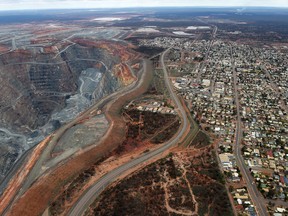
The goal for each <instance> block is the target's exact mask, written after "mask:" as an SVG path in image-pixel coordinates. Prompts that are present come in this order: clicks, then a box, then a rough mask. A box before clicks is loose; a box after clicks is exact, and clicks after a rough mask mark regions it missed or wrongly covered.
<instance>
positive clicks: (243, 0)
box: [0, 0, 288, 10]
mask: <svg viewBox="0 0 288 216" xmlns="http://www.w3.org/2000/svg"><path fill="white" fill-rule="evenodd" d="M159 6H215V7H219V6H225V7H229V6H239V7H249V6H263V7H271V6H272V7H288V0H136V1H135V0H134V1H133V0H118V1H117V0H78V1H77V0H34V1H33V0H0V10H23V9H55V8H59V9H60V8H61V9H62V8H118V7H119V8H121V7H159Z"/></svg>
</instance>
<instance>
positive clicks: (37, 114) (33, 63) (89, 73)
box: [0, 44, 123, 193]
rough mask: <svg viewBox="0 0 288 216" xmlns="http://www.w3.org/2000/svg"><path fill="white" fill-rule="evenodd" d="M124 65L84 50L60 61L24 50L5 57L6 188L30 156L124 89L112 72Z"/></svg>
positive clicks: (1, 159)
mask: <svg viewBox="0 0 288 216" xmlns="http://www.w3.org/2000/svg"><path fill="white" fill-rule="evenodd" d="M120 61H121V59H120V57H118V56H117V55H112V54H111V53H109V52H108V51H107V50H105V49H102V48H97V47H89V46H83V45H81V46H80V45H78V44H74V45H73V46H71V47H69V49H67V50H66V51H65V52H62V53H61V54H59V55H55V53H39V52H33V50H29V51H28V50H24V49H22V50H21V49H19V50H16V51H14V52H10V53H7V54H5V55H1V56H0V82H1V85H0V92H1V94H0V119H1V120H0V183H2V180H3V179H4V177H5V176H6V175H7V173H8V172H9V170H11V168H12V167H13V165H14V164H15V162H16V161H17V160H19V158H20V157H21V155H23V153H24V152H25V151H27V150H28V149H29V148H31V147H33V146H35V145H37V144H38V143H39V142H40V141H41V140H43V139H44V138H45V137H46V136H47V135H48V134H50V133H51V132H53V131H55V130H56V129H57V128H59V127H60V126H61V125H62V124H65V123H66V122H68V121H70V120H71V119H73V118H75V117H76V116H77V115H78V114H79V113H80V112H82V111H83V110H85V109H86V108H87V107H89V106H91V105H92V104H93V103H95V102H96V101H97V100H99V99H100V98H102V97H103V96H105V95H108V94H110V93H112V92H114V91H115V90H117V89H119V88H120V87H121V86H122V85H123V84H122V83H121V80H120V79H119V78H118V77H116V76H115V75H114V74H113V72H112V68H113V67H114V66H115V65H116V64H119V63H120ZM1 192H2V190H0V193H1Z"/></svg>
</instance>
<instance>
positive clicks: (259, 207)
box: [231, 48, 269, 216]
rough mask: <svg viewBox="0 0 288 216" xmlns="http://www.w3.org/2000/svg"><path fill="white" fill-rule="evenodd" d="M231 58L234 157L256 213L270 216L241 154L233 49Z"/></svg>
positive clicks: (240, 132)
mask: <svg viewBox="0 0 288 216" xmlns="http://www.w3.org/2000/svg"><path fill="white" fill-rule="evenodd" d="M231 57H232V70H233V86H234V93H235V104H236V109H237V123H236V132H235V147H234V155H235V158H236V162H237V165H238V166H239V169H240V171H241V174H242V176H243V178H244V180H245V182H246V186H247V189H248V192H249V195H250V198H251V200H252V202H253V204H254V205H255V207H256V211H257V213H258V215H259V216H268V215H269V214H268V212H267V209H266V206H265V200H264V199H263V197H262V195H261V194H260V192H259V191H258V189H257V187H256V186H255V184H254V180H253V177H252V176H251V174H250V171H249V170H248V168H247V166H246V165H245V162H244V160H243V157H242V153H241V139H242V129H241V114H240V103H239V95H238V84H237V83H238V81H237V74H236V69H235V60H234V59H233V53H232V48H231Z"/></svg>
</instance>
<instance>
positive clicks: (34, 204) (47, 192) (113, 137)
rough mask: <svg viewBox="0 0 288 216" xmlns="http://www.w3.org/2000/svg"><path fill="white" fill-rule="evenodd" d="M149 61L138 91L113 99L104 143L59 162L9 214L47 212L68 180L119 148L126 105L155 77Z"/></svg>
mask: <svg viewBox="0 0 288 216" xmlns="http://www.w3.org/2000/svg"><path fill="white" fill-rule="evenodd" d="M145 64H146V65H147V67H146V70H145V71H143V75H142V76H143V78H142V80H143V82H141V85H140V86H138V87H137V88H136V89H135V90H134V91H132V92H129V93H127V94H125V95H123V96H120V97H118V98H117V99H116V100H114V101H113V102H112V104H111V105H110V106H109V108H108V110H107V111H106V117H107V118H108V120H109V121H111V130H109V134H108V135H107V136H106V137H107V139H104V140H103V141H102V142H101V144H100V145H98V146H96V147H95V148H92V149H90V150H89V151H87V152H85V153H83V154H79V155H76V156H75V157H74V158H72V159H71V160H69V161H67V162H66V163H64V164H61V165H59V166H58V167H56V168H55V169H54V170H52V171H51V172H50V173H49V174H47V175H45V176H43V177H41V178H40V179H39V180H38V182H36V183H35V184H34V185H32V186H31V188H30V189H29V190H28V191H27V192H26V193H25V194H24V195H23V196H22V197H21V198H20V199H19V200H18V201H17V202H16V203H15V204H14V205H13V206H12V208H11V209H10V211H9V212H8V215H13V216H17V215H21V216H24V215H27V216H28V215H29V216H31V215H39V214H41V213H43V212H44V210H45V209H46V207H47V206H48V205H49V202H50V201H51V200H52V199H53V197H55V196H56V195H57V192H58V191H59V189H60V188H61V187H62V186H63V185H64V184H65V182H67V181H69V180H70V179H72V178H73V177H74V176H76V175H77V174H79V173H80V172H81V171H83V170H85V168H87V167H90V166H91V165H93V164H95V163H97V161H98V160H100V159H101V158H102V157H103V155H105V154H107V153H108V152H110V151H112V150H113V149H115V148H116V147H117V146H118V145H119V144H121V143H122V142H123V140H124V138H125V122H124V121H123V119H122V118H121V115H120V111H121V109H122V107H123V106H124V105H125V104H126V103H127V102H129V101H131V100H133V99H134V98H137V97H139V96H140V95H142V94H143V93H145V92H146V91H147V89H148V88H149V84H150V81H151V79H152V64H151V62H150V61H148V60H145Z"/></svg>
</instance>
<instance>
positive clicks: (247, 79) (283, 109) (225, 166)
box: [141, 38, 288, 215]
mask: <svg viewBox="0 0 288 216" xmlns="http://www.w3.org/2000/svg"><path fill="white" fill-rule="evenodd" d="M141 43H142V45H145V46H156V47H162V48H169V47H173V50H172V51H171V52H170V54H169V57H168V58H167V61H168V62H167V66H168V68H169V72H170V76H171V80H172V82H173V84H174V87H175V90H176V91H177V92H178V94H179V95H181V96H182V97H183V98H184V99H185V100H186V102H187V104H188V105H189V108H190V110H191V112H192V113H193V117H194V119H195V120H196V121H197V122H198V123H199V125H200V126H201V128H202V129H203V130H204V131H206V132H207V133H208V134H209V135H210V136H211V137H212V138H213V142H214V145H215V146H216V147H217V149H218V153H219V161H220V164H221V167H222V171H223V174H224V175H225V177H226V181H227V185H228V186H229V191H230V193H231V196H232V197H233V199H234V206H235V208H236V209H237V211H238V212H239V213H246V214H249V215H253V214H255V213H256V212H255V208H254V206H253V203H252V202H251V200H250V196H249V192H248V191H247V185H246V182H245V181H244V180H243V178H242V175H243V174H242V173H241V172H240V169H239V167H238V165H237V163H236V158H235V154H236V152H237V148H239V149H240V153H241V155H240V157H241V158H242V159H243V161H244V163H245V168H244V169H245V170H248V172H249V175H251V177H253V182H251V186H252V187H257V190H258V192H259V193H261V194H262V196H263V199H265V201H264V202H265V203H266V205H267V206H268V209H269V210H270V211H271V212H272V213H274V215H277V213H279V214H280V215H282V214H281V213H283V212H287V208H288V204H287V202H286V201H287V199H288V188H287V186H288V178H287V167H288V162H287V158H288V146H287V141H288V139H287V133H288V121H287V120H288V116H287V98H288V94H287V92H288V91H287V90H288V84H287V80H288V73H287V71H288V67H287V57H286V54H285V53H283V52H280V50H279V49H277V47H276V49H273V48H271V47H253V46H250V45H245V44H238V43H235V42H230V41H223V40H214V41H212V40H195V41H193V40H190V41H187V40H185V39H182V38H155V39H151V40H148V39H146V40H142V41H141ZM284 48H285V47H284ZM286 48H287V47H286ZM237 100H238V103H237ZM237 105H238V106H239V107H237ZM237 109H238V110H239V113H237ZM238 115H239V116H238ZM238 117H239V119H238ZM238 121H239V128H237V123H238ZM237 130H239V131H240V133H241V139H240V142H239V144H238V145H237V141H236V139H237V138H236V137H237V136H236V133H237Z"/></svg>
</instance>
